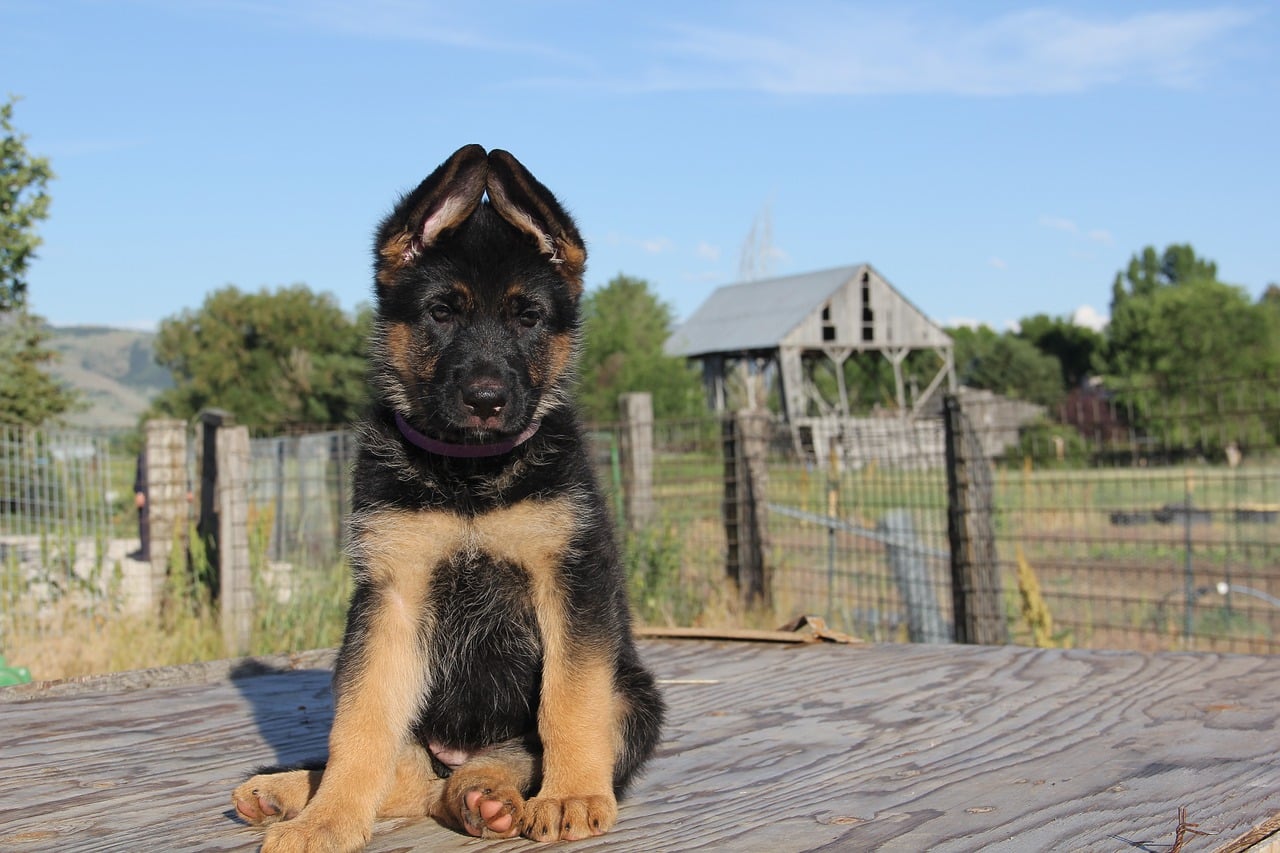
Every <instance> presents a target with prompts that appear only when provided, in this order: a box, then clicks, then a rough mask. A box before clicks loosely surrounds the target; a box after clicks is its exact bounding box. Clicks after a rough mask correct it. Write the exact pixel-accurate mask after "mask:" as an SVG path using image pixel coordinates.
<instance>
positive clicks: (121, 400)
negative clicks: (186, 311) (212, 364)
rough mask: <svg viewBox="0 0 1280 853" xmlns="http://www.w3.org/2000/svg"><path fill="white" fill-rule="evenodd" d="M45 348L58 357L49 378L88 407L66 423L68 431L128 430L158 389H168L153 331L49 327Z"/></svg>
mask: <svg viewBox="0 0 1280 853" xmlns="http://www.w3.org/2000/svg"><path fill="white" fill-rule="evenodd" d="M51 331H52V332H53V336H52V338H50V340H49V347H50V349H53V350H55V351H56V352H58V353H59V355H60V357H59V359H58V361H57V363H56V364H55V365H54V367H53V374H54V375H55V376H57V377H58V378H59V379H61V380H62V381H63V382H65V383H67V384H68V385H70V386H71V387H72V388H74V389H76V390H77V391H79V392H80V395H81V397H82V398H83V400H84V401H85V402H86V403H87V404H88V406H89V408H88V409H87V410H85V411H83V412H76V413H75V414H73V415H70V416H69V417H68V418H67V421H68V423H70V424H71V425H72V426H79V427H94V428H108V429H118V428H122V427H133V426H136V425H137V423H138V416H139V415H141V414H142V412H143V411H144V410H145V409H146V408H147V406H148V405H149V404H150V402H151V398H152V397H154V396H155V395H156V394H157V393H159V392H160V391H161V390H163V389H165V388H168V387H170V386H171V385H173V378H172V377H171V376H170V375H169V371H167V370H165V369H164V368H162V367H160V366H159V365H157V364H156V363H155V358H154V355H153V350H152V345H153V343H154V341H155V333H153V332H136V331H132V330H129V329H109V328H107V327H105V326H54V327H52V328H51Z"/></svg>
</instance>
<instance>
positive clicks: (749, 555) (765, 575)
mask: <svg viewBox="0 0 1280 853" xmlns="http://www.w3.org/2000/svg"><path fill="white" fill-rule="evenodd" d="M721 423H722V425H721V430H722V432H721V434H722V437H723V441H724V533H725V543H726V545H727V548H726V552H725V573H726V574H727V575H728V576H729V578H730V580H732V581H733V582H734V584H735V585H736V586H737V587H738V594H739V596H740V597H741V600H742V603H743V604H744V605H746V606H747V607H751V606H753V605H756V604H763V605H765V606H768V605H770V604H771V603H772V601H773V583H772V577H771V574H770V571H769V566H768V563H767V555H768V547H769V545H768V523H769V521H768V512H767V510H766V503H767V502H768V485H769V478H768V471H767V469H766V467H765V451H766V449H767V447H768V426H769V417H768V415H767V414H765V413H764V412H760V411H740V412H736V413H735V414H734V415H732V416H731V417H728V418H725V419H724V420H723V421H722V422H721Z"/></svg>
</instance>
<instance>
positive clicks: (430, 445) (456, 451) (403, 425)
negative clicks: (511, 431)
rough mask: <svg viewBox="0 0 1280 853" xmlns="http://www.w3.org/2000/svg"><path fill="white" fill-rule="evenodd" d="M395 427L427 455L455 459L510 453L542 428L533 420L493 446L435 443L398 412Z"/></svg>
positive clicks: (539, 423)
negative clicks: (520, 431) (518, 432)
mask: <svg viewBox="0 0 1280 853" xmlns="http://www.w3.org/2000/svg"><path fill="white" fill-rule="evenodd" d="M396 426H398V427H399V428H400V434H401V435H403V436H404V437H405V438H406V439H407V440H408V441H409V443H410V444H415V445H417V446H418V447H421V448H422V449H423V450H425V451H427V452H428V453H435V454H438V455H440V456H452V457H454V458H455V459H479V458H482V457H485V456H501V455H502V454H504V453H510V452H511V451H512V450H514V449H515V448H517V447H519V446H520V445H521V444H524V443H525V442H526V441H528V440H529V439H531V438H533V434H534V433H535V432H537V431H538V427H540V426H542V421H540V420H537V419H536V418H535V419H534V421H533V422H532V423H530V424H529V426H527V427H525V430H524V432H522V433H520V434H519V435H517V436H516V437H515V438H509V439H507V440H506V441H498V442H495V443H493V444H450V443H449V442H447V441H437V440H436V439H434V438H430V437H428V436H425V435H423V434H422V433H420V432H418V431H417V430H416V429H414V428H413V427H411V426H409V422H408V421H406V420H405V419H404V416H403V415H401V414H400V413H399V412H396Z"/></svg>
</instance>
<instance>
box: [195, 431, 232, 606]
mask: <svg viewBox="0 0 1280 853" xmlns="http://www.w3.org/2000/svg"><path fill="white" fill-rule="evenodd" d="M234 422H235V418H234V417H233V416H232V415H231V413H230V412H226V411H223V410H222V409H205V410H204V411H202V412H201V413H200V433H199V444H198V445H197V447H198V449H199V455H200V459H199V462H200V506H199V509H198V512H197V515H196V535H197V536H199V538H200V541H201V542H203V543H204V546H205V556H206V557H207V558H208V561H209V568H211V569H212V571H210V572H209V576H208V577H207V578H201V580H204V581H205V582H207V583H208V584H209V595H210V597H211V598H212V599H213V600H214V601H217V600H218V597H219V596H220V594H221V586H220V585H221V578H220V577H219V572H218V571H217V567H218V565H219V562H218V544H219V541H218V540H219V536H218V503H217V501H218V495H217V492H218V433H219V432H220V431H221V429H222V428H223V427H229V426H231V425H232V424H233V423H234ZM200 568H201V569H204V568H205V567H203V566H202V567H200Z"/></svg>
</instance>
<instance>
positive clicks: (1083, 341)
mask: <svg viewBox="0 0 1280 853" xmlns="http://www.w3.org/2000/svg"><path fill="white" fill-rule="evenodd" d="M1018 327H1019V328H1018V332H1017V336H1018V337H1019V338H1021V339H1022V340H1024V341H1027V342H1029V343H1031V344H1033V345H1034V346H1035V348H1036V349H1038V350H1040V351H1041V352H1042V353H1044V354H1045V355H1049V356H1052V357H1054V358H1056V359H1057V360H1058V364H1059V365H1060V366H1061V368H1062V387H1063V389H1064V390H1068V391H1069V390H1071V389H1072V388H1075V387H1077V386H1079V385H1080V383H1081V382H1082V381H1084V379H1085V378H1087V377H1088V376H1089V375H1090V374H1092V373H1094V372H1095V371H1096V370H1097V369H1098V366H1097V362H1098V360H1099V359H1100V358H1101V357H1102V353H1103V350H1104V348H1105V346H1106V338H1104V337H1103V336H1102V334H1101V333H1100V332H1095V331H1094V330H1093V329H1090V328H1088V327H1087V326H1080V325H1077V324H1076V323H1075V322H1074V321H1073V320H1071V318H1069V317H1050V316H1049V315H1048V314H1035V315H1032V316H1030V317H1024V318H1022V320H1020V321H1019V323H1018Z"/></svg>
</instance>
